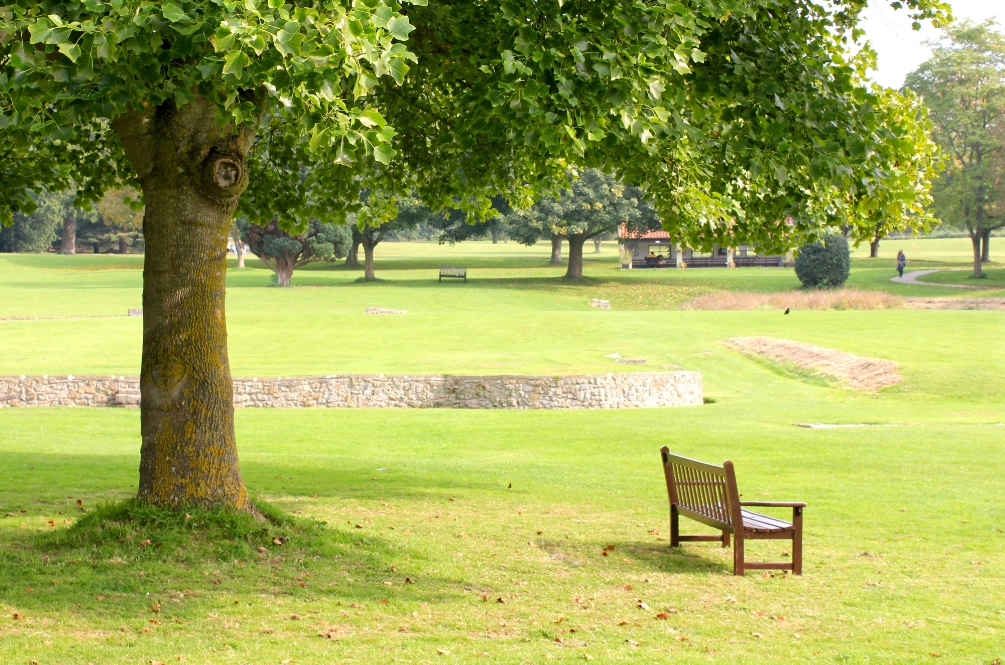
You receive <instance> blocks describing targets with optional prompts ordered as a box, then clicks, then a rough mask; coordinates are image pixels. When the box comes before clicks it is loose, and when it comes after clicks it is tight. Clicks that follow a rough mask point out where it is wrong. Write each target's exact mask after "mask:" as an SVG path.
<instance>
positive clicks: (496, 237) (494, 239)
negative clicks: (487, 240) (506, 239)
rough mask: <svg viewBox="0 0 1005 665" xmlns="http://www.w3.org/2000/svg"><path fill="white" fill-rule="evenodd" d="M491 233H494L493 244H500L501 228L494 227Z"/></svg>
mask: <svg viewBox="0 0 1005 665" xmlns="http://www.w3.org/2000/svg"><path fill="white" fill-rule="evenodd" d="M491 233H492V244H493V245H498V244H499V229H495V228H493V229H491Z"/></svg>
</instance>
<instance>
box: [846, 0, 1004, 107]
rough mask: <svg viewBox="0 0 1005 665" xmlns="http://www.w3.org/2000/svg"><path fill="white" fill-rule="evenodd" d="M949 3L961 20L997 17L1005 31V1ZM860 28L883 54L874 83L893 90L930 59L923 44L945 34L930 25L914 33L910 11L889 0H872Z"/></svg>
mask: <svg viewBox="0 0 1005 665" xmlns="http://www.w3.org/2000/svg"><path fill="white" fill-rule="evenodd" d="M949 3H950V4H951V5H952V7H953V16H954V17H955V18H956V19H958V20H962V19H970V20H972V21H983V20H984V19H987V18H994V19H996V20H997V21H998V24H999V25H1000V26H1002V29H1005V0H949ZM860 25H861V27H863V28H865V33H866V39H868V40H869V41H870V42H871V43H872V47H873V48H874V49H876V53H877V54H878V55H879V58H878V65H879V70H878V71H874V72H872V80H874V81H876V82H877V83H879V84H881V85H884V86H887V87H890V88H899V87H900V86H902V85H903V84H904V77H905V76H906V75H907V74H908V72H911V71H913V70H914V69H916V68H917V66H918V65H920V64H921V63H923V62H924V61H925V60H927V59H928V58H929V56H930V55H931V51H930V49H929V48H928V47H926V46H925V45H924V44H923V43H922V42H924V41H929V40H937V39H938V38H939V36H940V35H941V34H942V32H941V31H940V30H936V29H935V28H933V27H932V26H931V24H930V23H922V27H921V30H918V31H914V30H912V29H911V19H910V17H908V15H907V12H906V11H905V10H904V9H901V10H895V9H893V8H891V7H890V2H889V1H888V0H869V8H868V9H867V10H866V11H865V14H864V16H863V21H862V23H861V24H860Z"/></svg>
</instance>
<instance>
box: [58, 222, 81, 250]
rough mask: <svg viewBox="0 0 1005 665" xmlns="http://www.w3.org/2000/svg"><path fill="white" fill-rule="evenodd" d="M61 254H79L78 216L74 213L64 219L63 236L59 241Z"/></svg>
mask: <svg viewBox="0 0 1005 665" xmlns="http://www.w3.org/2000/svg"><path fill="white" fill-rule="evenodd" d="M59 253H60V254H76V253H77V216H76V215H74V214H72V213H71V214H69V215H67V216H66V217H64V218H63V234H62V238H61V240H60V241H59Z"/></svg>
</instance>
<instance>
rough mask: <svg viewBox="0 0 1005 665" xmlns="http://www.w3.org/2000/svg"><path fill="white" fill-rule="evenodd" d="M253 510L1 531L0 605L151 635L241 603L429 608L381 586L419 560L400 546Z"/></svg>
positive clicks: (167, 513) (108, 510)
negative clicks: (141, 627) (338, 574)
mask: <svg viewBox="0 0 1005 665" xmlns="http://www.w3.org/2000/svg"><path fill="white" fill-rule="evenodd" d="M256 505H257V506H258V507H259V509H260V510H261V512H262V514H263V515H266V516H267V518H268V519H266V520H261V519H257V518H255V517H253V516H251V515H249V514H246V513H237V512H234V511H231V510H204V509H199V508H196V507H190V508H188V509H185V510H170V509H164V508H157V507H153V506H150V505H149V504H145V503H142V502H139V501H137V500H135V499H129V500H126V501H123V502H119V503H114V504H105V505H102V506H99V507H98V508H95V509H94V510H92V511H91V512H89V513H88V514H87V515H86V516H84V517H83V518H81V519H80V520H78V521H77V522H76V523H75V524H73V525H72V526H71V527H70V528H68V529H54V530H52V531H47V532H34V531H28V532H25V531H20V532H19V531H13V532H11V531H8V532H7V533H6V534H5V535H4V536H3V540H2V541H0V569H2V570H3V571H4V575H3V577H2V578H0V596H2V597H3V598H4V601H5V603H7V604H9V605H12V606H14V607H15V608H17V609H18V612H19V613H25V612H27V613H42V612H48V611H62V612H70V613H79V614H90V613H96V614H98V615H101V616H104V617H105V618H108V619H115V620H116V621H119V620H122V621H126V620H132V621H133V622H135V620H136V618H137V617H138V616H139V617H142V618H144V619H148V620H149V622H150V623H159V622H160V621H161V620H163V621H171V620H179V621H180V620H182V619H184V618H185V617H186V615H194V614H195V613H198V612H204V611H205V609H206V607H207V606H217V607H219V606H221V605H230V604H231V603H233V604H237V603H238V602H239V601H237V600H235V598H238V597H242V596H244V597H250V596H267V597H283V598H288V599H290V600H298V599H299V600H302V601H305V602H310V600H311V599H317V598H319V597H329V598H345V599H347V600H350V599H351V600H353V601H358V602H366V601H372V602H377V601H380V600H382V599H386V598H388V597H389V596H393V595H396V596H398V597H402V596H404V597H406V598H407V599H411V600H425V599H427V598H426V594H428V598H432V597H433V594H434V591H433V589H434V588H435V587H436V586H438V585H436V584H428V585H423V589H424V590H422V591H416V587H414V586H412V587H404V586H400V587H397V588H395V589H393V590H392V589H388V587H386V586H384V585H383V584H382V580H385V579H386V578H387V577H388V575H389V574H390V572H389V571H391V570H392V568H391V566H392V562H394V561H396V560H398V559H400V558H401V557H410V558H411V559H412V560H413V561H414V560H417V559H419V558H420V557H418V556H416V555H415V553H413V552H410V551H403V550H402V548H401V546H400V545H394V546H393V547H392V546H391V545H390V544H389V543H388V542H387V541H385V540H384V539H382V538H379V537H374V536H372V535H363V534H360V533H358V532H357V533H353V532H349V531H343V530H339V529H335V528H333V527H330V526H328V525H327V524H326V523H324V522H312V521H308V520H302V519H298V518H295V517H291V516H289V515H284V514H283V513H281V512H280V511H279V510H277V509H276V508H274V507H272V506H270V505H268V504H266V503H264V502H261V501H256ZM399 565H400V564H399ZM333 568H342V570H343V571H349V570H351V579H350V578H349V577H345V578H341V579H339V581H338V582H336V583H333V582H332V579H331V576H330V574H324V573H331V572H332V569H333ZM413 575H414V573H413ZM439 595H440V596H442V593H441V594H439ZM200 606H201V609H200ZM18 618H19V616H15V620H16V619H18ZM145 623H146V621H141V624H145Z"/></svg>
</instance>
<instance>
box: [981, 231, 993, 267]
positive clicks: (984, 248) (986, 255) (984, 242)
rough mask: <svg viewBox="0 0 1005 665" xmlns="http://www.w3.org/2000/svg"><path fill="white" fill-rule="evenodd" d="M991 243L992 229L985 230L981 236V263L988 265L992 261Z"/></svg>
mask: <svg viewBox="0 0 1005 665" xmlns="http://www.w3.org/2000/svg"><path fill="white" fill-rule="evenodd" d="M990 243H991V229H984V233H982V234H981V263H987V262H988V261H990V260H991V248H990V247H989V245H990Z"/></svg>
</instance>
